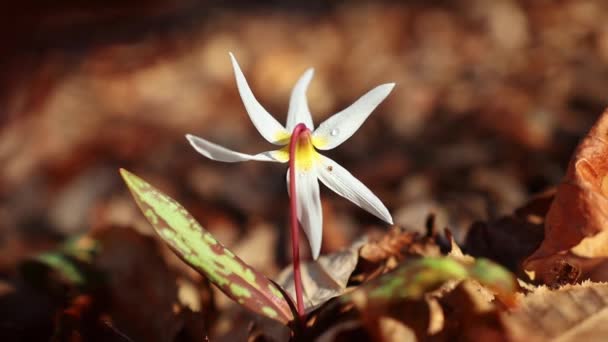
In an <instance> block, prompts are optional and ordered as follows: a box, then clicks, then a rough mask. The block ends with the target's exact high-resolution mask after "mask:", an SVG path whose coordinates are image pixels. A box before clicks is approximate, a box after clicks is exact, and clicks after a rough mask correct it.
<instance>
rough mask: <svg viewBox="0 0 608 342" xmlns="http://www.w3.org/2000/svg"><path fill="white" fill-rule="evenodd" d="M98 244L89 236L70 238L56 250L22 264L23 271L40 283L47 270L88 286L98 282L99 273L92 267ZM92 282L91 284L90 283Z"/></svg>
mask: <svg viewBox="0 0 608 342" xmlns="http://www.w3.org/2000/svg"><path fill="white" fill-rule="evenodd" d="M98 248H99V246H98V244H97V242H96V241H94V240H92V239H91V238H89V237H86V236H85V237H80V238H75V239H70V240H68V241H67V242H66V243H64V244H63V245H61V246H60V247H59V248H58V249H56V250H51V251H48V252H44V253H41V254H39V255H36V256H34V257H33V258H31V259H28V260H26V261H24V262H23V263H22V264H21V266H20V267H21V272H22V273H23V274H24V276H25V277H26V278H28V279H30V280H31V281H34V282H37V283H39V282H40V280H39V278H40V277H45V276H46V275H48V274H46V273H47V272H49V271H52V272H55V274H58V275H59V276H60V277H61V279H63V280H64V281H66V282H67V283H68V284H71V285H75V286H87V285H92V284H93V283H95V282H97V281H98V280H99V278H100V276H99V274H98V273H97V272H96V271H94V270H93V269H92V268H91V262H92V260H93V257H94V255H95V254H96V253H97V251H98ZM89 283H91V284H89Z"/></svg>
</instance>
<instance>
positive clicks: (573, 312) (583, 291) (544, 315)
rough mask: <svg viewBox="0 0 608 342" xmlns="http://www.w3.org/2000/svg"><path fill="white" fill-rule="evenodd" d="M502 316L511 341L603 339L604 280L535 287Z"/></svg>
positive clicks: (606, 329) (607, 330)
mask: <svg viewBox="0 0 608 342" xmlns="http://www.w3.org/2000/svg"><path fill="white" fill-rule="evenodd" d="M502 316H503V319H502V320H503V323H504V326H505V329H506V331H507V333H508V334H509V336H510V337H511V339H512V340H513V341H549V340H550V341H560V342H566V341H605V340H606V336H608V325H606V321H608V284H606V283H592V282H585V283H583V284H578V285H566V286H564V287H561V288H559V289H558V290H550V289H549V288H547V287H545V286H543V287H539V288H538V289H536V290H535V291H534V292H533V293H531V294H529V295H527V296H526V297H524V299H523V300H522V301H521V303H520V306H519V308H518V309H517V310H514V311H512V312H507V313H504V314H503V315H502Z"/></svg>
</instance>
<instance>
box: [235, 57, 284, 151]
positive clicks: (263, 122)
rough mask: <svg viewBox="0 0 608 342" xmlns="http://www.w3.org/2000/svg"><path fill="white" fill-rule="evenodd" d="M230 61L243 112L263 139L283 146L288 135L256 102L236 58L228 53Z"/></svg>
mask: <svg viewBox="0 0 608 342" xmlns="http://www.w3.org/2000/svg"><path fill="white" fill-rule="evenodd" d="M230 59H231V60H232V67H233V69H234V76H235V78H236V85H237V88H238V89H239V94H240V95H241V99H242V100H243V104H244V105H245V110H247V114H249V118H250V119H251V122H253V125H254V126H255V128H257V130H258V132H260V134H261V135H262V136H263V137H264V139H266V140H268V141H269V142H271V143H273V144H275V145H285V144H286V143H287V139H288V138H289V133H288V132H287V130H286V129H285V127H283V125H281V124H280V123H279V122H278V121H277V120H276V119H275V118H274V117H272V115H270V113H268V111H266V109H264V107H262V105H261V104H260V103H259V102H258V100H256V98H255V96H253V93H252V92H251V89H250V88H249V85H248V84H247V80H246V79H245V75H243V72H242V71H241V68H240V67H239V64H238V62H237V61H236V58H234V55H233V54H232V53H230Z"/></svg>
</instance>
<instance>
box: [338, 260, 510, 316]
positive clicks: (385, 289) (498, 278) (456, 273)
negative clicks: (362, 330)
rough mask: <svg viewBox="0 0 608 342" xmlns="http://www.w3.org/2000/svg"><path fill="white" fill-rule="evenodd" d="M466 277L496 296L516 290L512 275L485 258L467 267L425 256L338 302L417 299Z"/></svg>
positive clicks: (371, 282) (464, 264)
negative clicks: (488, 289) (451, 281)
mask: <svg viewBox="0 0 608 342" xmlns="http://www.w3.org/2000/svg"><path fill="white" fill-rule="evenodd" d="M467 278H471V279H475V280H477V281H478V282H479V283H481V284H482V285H484V286H487V287H489V288H491V289H493V290H495V291H497V292H499V293H500V294H511V293H514V292H515V291H516V281H515V278H514V277H513V275H511V273H510V272H509V271H507V270H506V269H504V268H503V267H502V266H499V265H497V264H495V263H493V262H491V261H489V260H487V259H478V260H476V261H475V262H474V263H472V264H468V263H462V262H459V261H456V260H454V259H451V258H449V257H439V258H433V257H426V258H421V259H416V260H414V261H410V262H406V263H405V264H403V265H402V266H400V267H398V268H397V269H395V270H394V271H392V272H390V273H387V274H385V275H383V276H381V277H379V278H377V279H375V280H373V281H370V282H368V283H367V284H365V285H363V286H362V287H361V288H360V289H358V290H356V291H354V292H352V293H351V294H349V295H346V296H344V297H342V299H343V300H346V301H349V300H351V299H353V298H355V299H356V301H358V302H359V303H369V302H375V303H381V302H385V301H389V302H390V301H397V300H400V299H419V298H421V297H422V296H423V295H424V294H425V293H427V292H429V291H432V290H434V289H437V288H438V287H440V286H441V285H442V284H443V283H445V282H447V281H450V280H463V279H467ZM361 300H363V301H361ZM363 306H366V304H364V305H363Z"/></svg>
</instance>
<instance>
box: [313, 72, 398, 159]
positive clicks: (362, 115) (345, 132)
mask: <svg viewBox="0 0 608 342" xmlns="http://www.w3.org/2000/svg"><path fill="white" fill-rule="evenodd" d="M394 86H395V83H387V84H383V85H379V86H377V87H376V88H374V89H372V90H370V91H369V92H368V93H367V94H365V95H363V96H361V98H359V99H358V100H357V101H355V103H353V104H352V105H350V106H349V107H348V108H346V109H344V110H343V111H341V112H339V113H336V114H334V115H332V116H331V117H330V118H329V119H327V120H325V121H324V122H323V123H322V124H321V125H319V127H318V128H317V129H316V130H315V131H314V133H313V141H315V147H316V148H318V149H319V150H330V149H332V148H334V147H336V146H338V145H340V144H341V143H343V142H344V141H345V140H346V139H348V138H350V137H351V136H352V135H353V134H354V133H355V132H356V131H357V129H359V127H361V125H362V124H363V122H364V121H365V119H367V117H368V116H369V115H370V114H371V113H372V111H373V110H374V109H375V108H376V107H377V106H378V105H379V104H380V102H382V100H384V99H385V98H386V97H387V96H388V94H389V93H390V92H391V90H392V89H393V87H394Z"/></svg>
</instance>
